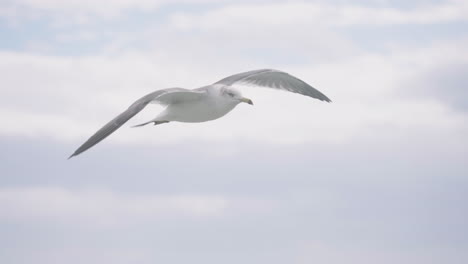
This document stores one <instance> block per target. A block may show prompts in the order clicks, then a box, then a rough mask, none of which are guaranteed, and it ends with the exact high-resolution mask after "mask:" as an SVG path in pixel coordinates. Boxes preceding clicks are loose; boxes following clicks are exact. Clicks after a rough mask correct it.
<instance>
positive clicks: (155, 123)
mask: <svg viewBox="0 0 468 264" xmlns="http://www.w3.org/2000/svg"><path fill="white" fill-rule="evenodd" d="M151 123H154V125H159V124H164V123H169V121H149V122H145V123H143V124H139V125H136V126H132V127H142V126H146V125H148V124H151Z"/></svg>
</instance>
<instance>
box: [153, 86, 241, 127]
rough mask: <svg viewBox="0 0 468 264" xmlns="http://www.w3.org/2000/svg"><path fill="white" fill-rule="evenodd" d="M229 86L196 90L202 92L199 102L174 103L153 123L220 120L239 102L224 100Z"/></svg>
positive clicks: (206, 87)
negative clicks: (223, 92)
mask: <svg viewBox="0 0 468 264" xmlns="http://www.w3.org/2000/svg"><path fill="white" fill-rule="evenodd" d="M225 89H228V87H227V86H225V85H221V84H214V85H209V86H205V87H201V88H198V89H196V90H195V91H198V92H200V94H199V97H198V98H197V100H187V101H185V102H179V103H173V104H170V105H168V106H167V108H166V109H164V110H163V111H162V112H161V113H160V114H159V115H158V116H157V117H156V118H155V119H154V120H152V121H169V122H170V121H177V122H185V123H200V122H206V121H210V120H214V119H218V118H220V117H222V116H224V115H226V114H227V113H229V112H230V111H231V110H232V109H234V107H236V105H237V104H238V103H240V102H239V101H235V100H223V99H224V98H225V97H223V96H221V93H222V91H223V90H225Z"/></svg>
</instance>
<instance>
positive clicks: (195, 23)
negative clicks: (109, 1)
mask: <svg viewBox="0 0 468 264" xmlns="http://www.w3.org/2000/svg"><path fill="white" fill-rule="evenodd" d="M467 17H468V6H467V5H465V4H463V3H462V2H453V3H444V4H438V5H426V6H423V7H421V8H418V9H412V10H406V9H397V8H392V7H382V8H378V7H367V6H364V5H351V4H347V5H336V4H335V5H334V4H329V3H320V2H319V3H308V2H292V3H289V2H288V3H271V4H268V5H266V4H238V5H228V6H223V7H221V8H219V9H213V10H209V11H206V12H204V13H201V14H190V13H184V12H180V13H178V14H175V15H173V16H172V23H173V24H174V26H175V27H177V28H179V29H184V30H190V29H204V30H213V29H217V30H232V29H239V28H242V29H244V30H247V29H249V28H252V27H254V28H255V27H263V26H268V27H278V28H283V27H289V28H291V27H292V26H296V27H299V28H309V27H323V26H348V25H368V26H373V25H394V24H432V23H443V22H452V21H457V20H466V19H467ZM304 34H306V33H305V32H304Z"/></svg>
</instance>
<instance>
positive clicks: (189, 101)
mask: <svg viewBox="0 0 468 264" xmlns="http://www.w3.org/2000/svg"><path fill="white" fill-rule="evenodd" d="M235 84H248V85H255V86H263V87H269V88H275V89H280V90H286V91H290V92H293V93H299V94H302V95H306V96H310V97H313V98H316V99H319V100H322V101H326V102H331V100H330V99H328V97H326V96H325V95H324V94H322V93H321V92H319V91H318V90H316V89H314V88H313V87H311V86H310V85H308V84H307V83H305V82H303V81H302V80H299V79H298V78H296V77H293V76H291V75H289V74H287V73H285V72H281V71H277V70H271V69H264V70H255V71H249V72H244V73H239V74H235V75H232V76H229V77H226V78H224V79H222V80H220V81H218V82H216V83H214V84H212V85H207V86H204V87H200V88H197V89H193V90H190V89H184V88H168V89H163V90H158V91H155V92H152V93H150V94H148V95H145V96H143V97H142V98H140V99H139V100H137V101H136V102H134V103H133V104H132V105H130V107H129V108H128V109H127V110H125V111H124V112H123V113H121V114H120V115H118V116H117V117H115V118H114V119H113V120H111V121H110V122H109V123H107V124H106V125H105V126H104V127H102V128H101V129H100V130H98V131H97V132H96V133H95V134H94V135H93V136H91V137H90V138H89V139H88V140H87V141H86V142H85V143H84V144H83V145H81V146H80V147H79V148H78V149H77V150H76V151H75V152H74V153H73V154H72V155H71V156H70V158H71V157H73V156H76V155H79V154H80V153H82V152H84V151H86V150H88V149H89V148H91V147H92V146H94V145H96V144H97V143H99V142H100V141H101V140H103V139H104V138H106V137H107V136H109V135H110V134H112V133H113V132H114V131H115V130H117V129H118V128H119V127H121V126H122V125H123V124H124V123H125V122H127V121H128V120H129V119H130V118H132V117H133V116H135V115H136V114H138V113H139V112H140V111H141V110H142V109H143V108H145V106H146V105H148V104H149V103H157V104H162V105H166V106H167V107H166V108H165V109H164V110H163V111H162V112H161V113H160V114H159V115H158V116H156V117H155V118H154V119H152V120H150V121H148V122H145V123H143V124H140V125H137V126H136V127H140V126H144V125H147V124H150V123H154V124H155V125H157V124H162V123H169V122H186V123H199V122H206V121H210V120H214V119H218V118H220V117H222V116H224V115H226V114H227V113H229V112H230V111H231V110H233V109H234V108H235V107H236V106H237V105H238V104H239V103H242V102H243V103H248V104H251V105H252V104H253V103H252V101H251V100H250V99H247V98H245V97H242V95H241V94H240V93H239V92H238V91H237V90H235V89H234V88H233V87H232V86H233V85H235Z"/></svg>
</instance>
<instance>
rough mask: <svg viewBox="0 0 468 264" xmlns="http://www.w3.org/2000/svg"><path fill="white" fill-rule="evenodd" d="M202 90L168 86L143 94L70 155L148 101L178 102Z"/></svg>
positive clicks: (82, 148) (130, 115)
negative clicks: (167, 87)
mask: <svg viewBox="0 0 468 264" xmlns="http://www.w3.org/2000/svg"><path fill="white" fill-rule="evenodd" d="M201 94H203V92H200V91H192V90H187V89H182V88H169V89H164V90H158V91H155V92H152V93H150V94H147V95H145V96H143V97H142V98H140V99H138V100H137V101H136V102H134V103H133V104H132V105H131V106H130V107H129V108H128V109H127V110H125V111H124V112H123V113H121V114H120V115H118V116H117V117H115V118H114V119H112V120H111V121H110V122H109V123H107V124H106V125H104V126H103V127H102V128H101V129H99V130H98V131H97V132H96V133H95V134H94V135H92V136H91V137H90V138H89V139H88V140H87V141H86V142H85V143H83V145H81V146H80V147H79V148H78V149H77V150H76V151H75V152H74V153H73V154H72V155H71V156H70V157H69V159H70V158H72V157H74V156H77V155H79V154H81V153H82V152H84V151H86V150H88V149H89V148H91V147H93V146H94V145H96V144H97V143H99V142H100V141H102V140H103V139H105V138H106V137H107V136H109V135H110V134H112V133H113V132H114V131H115V130H117V129H118V128H119V127H121V126H122V125H123V124H125V122H127V121H128V120H129V119H130V118H132V117H134V116H135V115H136V114H138V113H139V112H140V111H141V110H143V108H145V107H146V106H147V105H148V104H149V103H151V102H155V103H160V104H171V103H179V102H183V101H188V100H193V99H195V98H197V97H199V96H200V95H201Z"/></svg>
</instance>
